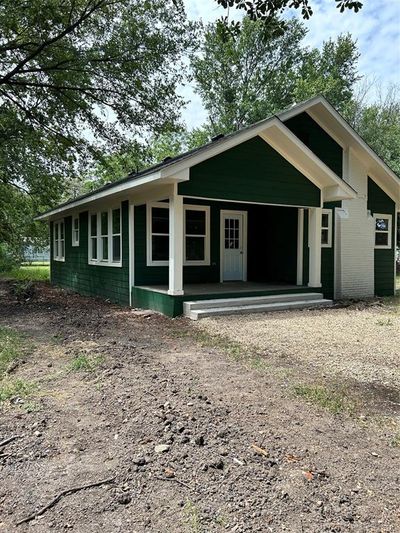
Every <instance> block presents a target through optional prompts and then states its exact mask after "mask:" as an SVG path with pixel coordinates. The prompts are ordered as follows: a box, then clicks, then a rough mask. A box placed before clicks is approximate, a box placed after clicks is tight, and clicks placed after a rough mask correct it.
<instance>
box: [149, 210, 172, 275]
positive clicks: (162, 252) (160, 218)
mask: <svg viewBox="0 0 400 533" xmlns="http://www.w3.org/2000/svg"><path fill="white" fill-rule="evenodd" d="M168 260H169V205H168V204H167V203H161V202H159V203H154V204H148V205H147V264H148V265H149V266H152V265H153V266H155V265H159V266H162V265H168Z"/></svg>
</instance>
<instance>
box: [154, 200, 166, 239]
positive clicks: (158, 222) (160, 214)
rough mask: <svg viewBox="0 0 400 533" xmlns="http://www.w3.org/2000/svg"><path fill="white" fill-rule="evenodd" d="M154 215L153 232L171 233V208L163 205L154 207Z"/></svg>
mask: <svg viewBox="0 0 400 533" xmlns="http://www.w3.org/2000/svg"><path fill="white" fill-rule="evenodd" d="M151 216H152V233H164V234H165V235H168V234H169V209H165V208H163V207H153V208H152V209H151Z"/></svg>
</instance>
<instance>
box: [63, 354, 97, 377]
mask: <svg viewBox="0 0 400 533" xmlns="http://www.w3.org/2000/svg"><path fill="white" fill-rule="evenodd" d="M103 360H104V359H103V357H101V356H98V357H91V356H88V355H86V354H83V353H82V354H78V355H76V356H75V357H74V358H73V360H72V361H71V363H70V364H69V365H68V370H69V371H71V372H93V371H94V370H96V368H98V367H99V366H100V365H101V363H102V362H103Z"/></svg>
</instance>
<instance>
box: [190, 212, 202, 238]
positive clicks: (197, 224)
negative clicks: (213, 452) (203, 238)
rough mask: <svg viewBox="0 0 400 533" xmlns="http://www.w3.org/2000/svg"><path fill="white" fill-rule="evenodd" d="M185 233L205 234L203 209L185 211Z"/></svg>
mask: <svg viewBox="0 0 400 533" xmlns="http://www.w3.org/2000/svg"><path fill="white" fill-rule="evenodd" d="M186 233H187V235H205V234H206V213H205V211H192V210H187V211H186Z"/></svg>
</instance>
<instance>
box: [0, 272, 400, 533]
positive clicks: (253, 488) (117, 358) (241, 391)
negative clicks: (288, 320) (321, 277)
mask: <svg viewBox="0 0 400 533" xmlns="http://www.w3.org/2000/svg"><path fill="white" fill-rule="evenodd" d="M9 289H10V287H9V285H8V284H7V283H5V282H1V285H0V302H1V305H0V324H1V325H3V326H4V325H7V326H10V327H12V328H14V329H16V330H19V331H21V332H24V333H25V334H26V336H27V339H28V341H29V343H31V344H32V348H31V350H30V353H29V354H28V355H24V356H23V359H22V360H21V361H20V364H19V365H18V366H17V368H16V369H15V370H14V372H13V377H14V378H16V379H17V378H18V379H25V380H29V381H35V382H36V383H37V384H38V387H39V388H38V390H37V391H36V392H34V393H33V394H32V396H31V397H30V398H24V399H19V398H13V399H12V400H11V401H10V402H8V403H4V404H3V405H2V406H1V407H0V441H2V440H3V439H6V438H8V437H10V436H18V437H19V438H18V439H16V440H14V441H12V442H10V443H8V444H6V445H4V446H1V447H0V531H4V532H7V533H8V532H14V531H20V532H21V533H23V532H25V531H29V532H33V533H38V532H61V531H63V532H64V531H68V530H73V531H77V532H79V533H80V532H82V533H92V532H93V533H94V532H96V533H99V532H104V533H105V532H107V533H114V532H124V533H125V532H129V533H135V532H137V533H142V532H146V533H147V532H155V533H157V532H159V533H167V532H168V533H169V532H171V533H174V532H183V533H185V532H193V533H199V532H214V531H215V532H218V531H232V532H240V533H241V532H268V531H271V532H278V531H289V532H294V533H297V532H299V533H300V532H312V533H314V532H315V533H316V532H318V533H320V532H349V531H350V532H385V533H386V532H397V531H400V513H399V507H400V506H399V503H400V498H399V480H400V448H399V447H398V445H396V444H398V441H397V440H396V435H397V433H396V432H397V431H398V426H397V425H396V424H397V422H398V420H399V414H400V413H399V408H400V405H399V404H400V401H399V391H398V389H396V386H395V384H393V386H390V388H388V385H387V384H385V383H373V384H370V383H364V382H363V381H362V380H361V381H360V380H353V378H352V376H348V377H343V379H342V378H341V381H340V382H338V381H337V376H335V378H334V379H333V378H332V377H331V376H326V375H324V374H323V373H322V372H321V373H319V370H318V368H317V367H315V366H312V365H309V364H308V362H307V360H304V361H302V360H300V359H299V358H298V357H295V358H293V360H292V359H290V358H289V357H288V354H287V353H285V354H282V357H280V354H279V353H275V354H273V355H271V356H268V354H267V353H258V352H257V350H256V348H251V347H250V348H249V347H247V348H246V349H244V350H243V352H241V351H240V347H237V346H235V350H232V346H229V344H227V345H226V346H224V342H223V339H222V340H221V338H218V342H217V341H215V339H214V338H213V337H212V336H207V335H205V334H202V336H200V335H199V330H198V329H197V328H196V327H195V326H194V325H193V324H192V323H189V322H187V321H186V320H184V319H175V320H171V319H168V318H165V317H161V316H159V315H157V314H153V313H143V312H135V311H133V310H131V309H124V308H120V307H118V306H115V305H111V304H109V303H107V302H102V301H99V300H95V299H90V298H84V297H81V296H78V295H75V294H70V293H68V292H66V291H62V290H59V289H54V288H50V287H49V286H48V285H46V284H42V285H38V287H37V290H36V294H35V295H34V297H33V298H31V299H30V300H29V301H27V302H24V303H19V302H17V301H16V300H15V298H14V297H13V296H12V294H11V292H10V290H9ZM295 316H296V315H294V317H293V321H294V322H295ZM232 355H234V356H232ZM76 356H84V357H89V358H91V360H93V361H95V362H96V365H95V368H94V369H92V370H91V371H84V370H81V371H78V370H71V362H72V361H73V360H74V358H75V357H76ZM264 363H265V364H264ZM311 382H312V383H318V384H320V385H321V386H324V387H327V389H332V388H334V390H336V391H344V392H343V394H346V395H348V396H349V397H350V398H351V399H352V400H354V405H355V406H356V407H355V408H354V409H353V410H352V411H351V412H350V411H349V412H347V411H343V412H340V413H339V414H336V415H334V414H331V413H330V412H329V411H327V410H325V409H324V408H323V407H321V406H318V405H314V404H313V403H308V402H306V401H304V399H302V398H300V397H297V396H296V395H295V394H294V392H293V390H294V388H293V387H294V385H296V384H302V383H311ZM389 396H390V401H389V400H388V398H389ZM254 444H255V445H256V446H258V447H259V448H261V450H262V451H261V452H260V450H258V453H257V449H256V448H255V447H254V446H252V445H254ZM161 445H164V446H163V447H161ZM162 450H164V451H162ZM263 452H264V453H263ZM110 478H112V481H111V482H109V483H106V484H104V485H101V486H98V487H93V488H88V489H83V490H79V491H77V492H74V493H71V494H66V495H64V496H63V497H61V498H60V500H59V501H58V502H56V503H55V504H54V505H53V506H52V507H51V508H49V509H48V510H47V511H46V512H44V513H43V514H42V515H41V516H40V517H38V518H36V519H34V520H32V521H30V522H29V523H27V524H22V525H20V526H17V525H16V523H17V522H18V521H20V520H21V519H23V518H25V517H27V516H29V515H31V514H32V513H36V512H37V511H38V510H39V509H40V508H42V507H43V506H45V505H46V504H48V503H49V502H50V501H51V500H52V499H53V498H54V497H55V496H57V495H58V494H59V493H61V492H62V491H64V490H66V489H69V488H71V487H76V486H79V485H85V484H89V483H92V482H93V483H94V482H98V481H101V480H104V479H110Z"/></svg>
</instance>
